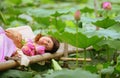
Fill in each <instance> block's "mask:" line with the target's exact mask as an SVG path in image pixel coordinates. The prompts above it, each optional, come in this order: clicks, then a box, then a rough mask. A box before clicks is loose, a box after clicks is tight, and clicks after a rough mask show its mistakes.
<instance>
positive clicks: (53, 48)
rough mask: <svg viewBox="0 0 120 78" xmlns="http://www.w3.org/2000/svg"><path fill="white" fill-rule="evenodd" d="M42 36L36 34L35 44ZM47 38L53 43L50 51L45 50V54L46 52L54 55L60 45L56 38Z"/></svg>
mask: <svg viewBox="0 0 120 78" xmlns="http://www.w3.org/2000/svg"><path fill="white" fill-rule="evenodd" d="M42 36H43V35H41V34H37V36H36V37H35V42H37V41H38V40H39V39H40V38H41V37H42ZM48 37H50V38H51V40H52V41H53V47H52V49H51V50H45V52H47V53H55V52H56V51H57V50H58V48H59V46H60V43H59V41H58V40H57V39H56V38H53V37H52V36H48Z"/></svg>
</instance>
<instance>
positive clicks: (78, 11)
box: [74, 10, 80, 21]
mask: <svg viewBox="0 0 120 78" xmlns="http://www.w3.org/2000/svg"><path fill="white" fill-rule="evenodd" d="M74 18H75V20H77V21H78V20H80V10H77V11H76V12H75V14H74Z"/></svg>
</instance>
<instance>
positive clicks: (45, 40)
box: [37, 36, 53, 50]
mask: <svg viewBox="0 0 120 78" xmlns="http://www.w3.org/2000/svg"><path fill="white" fill-rule="evenodd" d="M37 43H38V44H39V45H43V46H45V49H46V50H51V49H52V48H53V41H52V39H51V38H50V37H48V36H43V37H41V38H40V39H39V41H38V42H37Z"/></svg>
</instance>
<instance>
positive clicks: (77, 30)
mask: <svg viewBox="0 0 120 78" xmlns="http://www.w3.org/2000/svg"><path fill="white" fill-rule="evenodd" d="M76 67H78V21H76Z"/></svg>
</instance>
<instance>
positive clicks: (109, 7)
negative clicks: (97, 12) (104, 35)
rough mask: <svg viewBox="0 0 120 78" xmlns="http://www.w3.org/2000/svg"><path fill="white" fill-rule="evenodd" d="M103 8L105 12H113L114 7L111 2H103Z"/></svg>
mask: <svg viewBox="0 0 120 78" xmlns="http://www.w3.org/2000/svg"><path fill="white" fill-rule="evenodd" d="M102 8H103V9H105V10H111V9H112V5H111V3H110V2H103V3H102Z"/></svg>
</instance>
